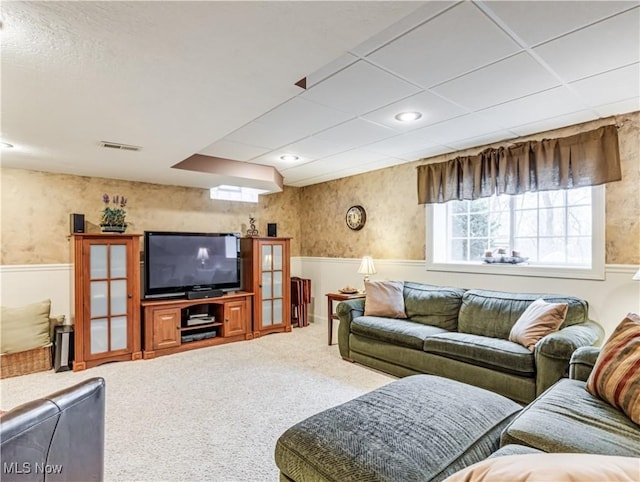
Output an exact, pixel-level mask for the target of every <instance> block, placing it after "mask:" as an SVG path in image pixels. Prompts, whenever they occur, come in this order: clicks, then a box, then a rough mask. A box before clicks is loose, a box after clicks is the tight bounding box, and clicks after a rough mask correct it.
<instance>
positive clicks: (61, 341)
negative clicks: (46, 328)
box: [53, 325, 73, 372]
mask: <svg viewBox="0 0 640 482" xmlns="http://www.w3.org/2000/svg"><path fill="white" fill-rule="evenodd" d="M54 345H55V346H54V348H55V349H54V359H53V369H54V371H56V372H64V371H67V370H71V367H72V366H73V326H68V325H64V326H56V328H55V340H54Z"/></svg>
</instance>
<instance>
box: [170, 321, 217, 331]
mask: <svg viewBox="0 0 640 482" xmlns="http://www.w3.org/2000/svg"><path fill="white" fill-rule="evenodd" d="M212 326H222V323H218V322H216V323H206V324H202V325H192V326H181V327H180V331H193V330H198V329H200V328H211V327H212Z"/></svg>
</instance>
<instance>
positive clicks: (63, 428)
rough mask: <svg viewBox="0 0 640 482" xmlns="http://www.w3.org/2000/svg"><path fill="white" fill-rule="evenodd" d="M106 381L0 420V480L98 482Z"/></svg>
mask: <svg viewBox="0 0 640 482" xmlns="http://www.w3.org/2000/svg"><path fill="white" fill-rule="evenodd" d="M104 408H105V382H104V379H102V378H91V379H89V380H85V381H83V382H81V383H78V384H77V385H74V386H72V387H69V388H66V389H64V390H60V391H58V392H56V393H53V394H51V395H49V396H48V397H46V398H42V399H39V400H33V401H31V402H27V403H25V404H23V405H20V406H18V407H16V408H14V409H13V410H10V411H8V412H6V413H5V414H4V415H3V416H2V417H0V460H2V463H1V466H0V480H2V481H3V482H9V481H20V482H26V481H47V482H48V481H82V482H90V481H101V480H102V479H103V476H104Z"/></svg>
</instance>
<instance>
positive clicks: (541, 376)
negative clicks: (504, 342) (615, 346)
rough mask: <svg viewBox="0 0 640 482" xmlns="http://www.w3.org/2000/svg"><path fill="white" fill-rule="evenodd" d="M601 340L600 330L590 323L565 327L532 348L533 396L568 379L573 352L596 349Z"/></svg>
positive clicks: (595, 324)
mask: <svg viewBox="0 0 640 482" xmlns="http://www.w3.org/2000/svg"><path fill="white" fill-rule="evenodd" d="M603 338H604V330H603V328H602V327H601V326H600V325H599V324H598V323H596V322H595V321H592V320H589V321H586V322H585V323H578V324H575V325H571V326H567V327H565V328H563V329H562V330H559V331H556V332H555V333H551V334H549V335H547V336H545V337H544V338H543V339H542V340H540V341H539V342H538V343H537V344H536V348H535V358H536V396H537V395H540V394H541V393H542V392H544V391H545V390H546V389H547V388H549V387H550V386H551V385H553V384H554V383H555V382H557V381H558V380H560V379H561V378H567V377H568V376H569V360H570V359H571V356H572V355H573V352H574V351H576V350H577V349H578V348H580V347H583V346H593V345H598V344H600V343H601V342H602V339H603Z"/></svg>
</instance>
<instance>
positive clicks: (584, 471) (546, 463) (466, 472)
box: [444, 453, 640, 482]
mask: <svg viewBox="0 0 640 482" xmlns="http://www.w3.org/2000/svg"><path fill="white" fill-rule="evenodd" d="M578 480H579V481H580V482H603V481H608V482H637V481H638V480H640V459H638V458H635V457H618V456H615V455H599V454H598V455H595V454H566V453H555V454H520V455H503V456H502V457H494V458H490V459H486V460H483V461H482V462H478V463H476V464H474V465H471V466H469V467H467V468H466V469H462V470H460V471H459V472H456V473H455V474H453V475H451V476H449V477H448V478H446V479H445V480H444V482H531V481H535V482H575V481H578Z"/></svg>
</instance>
